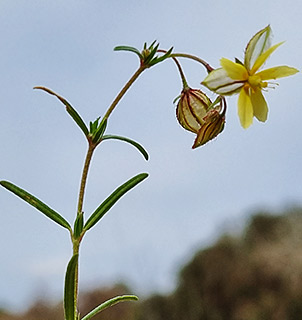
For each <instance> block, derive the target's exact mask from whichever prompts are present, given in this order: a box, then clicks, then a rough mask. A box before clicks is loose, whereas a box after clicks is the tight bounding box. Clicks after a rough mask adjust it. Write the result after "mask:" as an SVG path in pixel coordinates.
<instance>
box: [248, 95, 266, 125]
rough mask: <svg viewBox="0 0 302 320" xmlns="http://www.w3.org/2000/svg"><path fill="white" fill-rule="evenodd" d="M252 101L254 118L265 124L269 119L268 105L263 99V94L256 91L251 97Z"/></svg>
mask: <svg viewBox="0 0 302 320" xmlns="http://www.w3.org/2000/svg"><path fill="white" fill-rule="evenodd" d="M251 101H252V105H253V113H254V116H255V117H256V118H257V119H258V120H259V121H262V122H265V121H266V119H267V114H268V108H267V103H266V101H265V99H264V97H263V94H262V92H261V90H260V89H258V90H256V91H255V92H254V93H252V95H251Z"/></svg>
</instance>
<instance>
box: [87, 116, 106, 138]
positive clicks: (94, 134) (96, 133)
mask: <svg viewBox="0 0 302 320" xmlns="http://www.w3.org/2000/svg"><path fill="white" fill-rule="evenodd" d="M106 127H107V119H105V120H102V121H101V123H100V124H99V125H98V127H97V128H96V129H94V130H93V131H91V133H92V142H94V143H99V142H100V141H101V138H102V136H103V134H104V132H105V130H106Z"/></svg>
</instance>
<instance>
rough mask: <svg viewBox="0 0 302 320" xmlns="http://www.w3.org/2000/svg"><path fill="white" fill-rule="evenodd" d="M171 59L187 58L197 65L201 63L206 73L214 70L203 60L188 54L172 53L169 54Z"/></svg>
mask: <svg viewBox="0 0 302 320" xmlns="http://www.w3.org/2000/svg"><path fill="white" fill-rule="evenodd" d="M171 57H172V58H173V57H174V58H177V57H179V58H188V59H192V60H195V61H197V62H199V63H201V64H202V65H203V66H204V67H205V68H206V69H207V71H208V73H210V72H211V71H213V70H214V68H212V67H211V66H210V65H209V64H208V63H207V62H206V61H205V60H203V59H201V58H199V57H197V56H194V55H192V54H188V53H172V54H171Z"/></svg>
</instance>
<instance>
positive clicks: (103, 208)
mask: <svg viewBox="0 0 302 320" xmlns="http://www.w3.org/2000/svg"><path fill="white" fill-rule="evenodd" d="M147 176H148V174H147V173H141V174H138V175H136V176H135V177H133V178H131V179H129V180H128V181H126V182H125V183H124V184H122V185H121V186H120V187H118V188H117V189H116V190H115V191H113V193H112V194H111V195H110V196H109V197H107V199H106V200H104V201H103V202H102V204H101V205H100V206H99V207H98V208H97V209H96V210H95V211H94V212H93V213H92V215H91V216H90V218H89V219H88V220H87V222H86V223H85V225H84V227H83V216H82V215H80V219H79V220H78V219H77V220H76V222H77V223H75V226H78V227H76V228H75V230H74V233H75V236H76V237H79V236H80V234H81V233H82V231H84V232H86V231H87V230H89V229H90V228H92V227H93V226H94V225H95V224H96V223H97V222H98V221H99V220H100V219H101V218H102V217H103V216H104V215H105V214H106V213H107V212H108V210H109V209H110V208H111V207H112V206H113V205H114V204H115V203H116V202H117V201H118V200H119V199H120V198H121V197H122V196H123V195H124V194H125V193H127V192H128V191H130V190H131V189H132V188H134V187H135V186H136V185H137V184H138V183H140V182H142V181H143V180H144V179H146V178H147ZM0 185H2V186H3V187H4V188H6V189H7V190H9V191H11V192H12V193H14V194H15V195H17V196H18V197H19V198H21V199H22V200H24V201H26V202H27V203H29V204H30V205H31V206H33V207H35V208H36V209H37V210H39V211H40V212H42V213H43V214H44V215H45V216H47V217H48V218H50V219H51V220H53V221H54V222H56V223H57V224H59V225H60V226H62V227H64V228H66V229H67V230H69V231H70V232H72V229H71V226H70V224H69V223H68V222H67V221H66V220H65V219H64V218H63V217H62V216H61V215H60V214H59V213H58V212H56V211H55V210H53V209H51V208H50V207H49V206H48V205H46V204H45V203H43V202H42V201H41V200H39V199H38V198H36V197H35V196H33V195H32V194H30V193H28V192H27V191H25V190H23V189H21V188H19V187H17V186H16V185H14V184H13V183H11V182H8V181H0Z"/></svg>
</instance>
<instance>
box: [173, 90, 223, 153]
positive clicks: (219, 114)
mask: <svg viewBox="0 0 302 320" xmlns="http://www.w3.org/2000/svg"><path fill="white" fill-rule="evenodd" d="M218 103H219V105H218V106H217V104H218ZM225 111H226V103H225V99H224V98H223V97H219V98H218V99H217V100H216V101H215V102H214V103H212V102H211V100H210V99H209V98H208V97H207V96H206V94H204V93H203V92H202V91H201V90H197V89H191V88H188V87H186V88H184V89H183V91H182V93H181V96H180V99H179V101H178V104H177V109H176V115H177V119H178V121H179V123H180V125H181V126H182V127H183V128H184V129H186V130H189V131H191V132H194V133H196V134H197V137H196V139H195V142H194V144H193V147H192V148H193V149H195V148H197V147H200V146H202V145H204V144H205V143H207V142H208V141H210V140H212V139H214V138H215V137H216V136H217V135H218V134H219V133H220V132H221V131H222V130H223V128H224V123H225Z"/></svg>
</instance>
